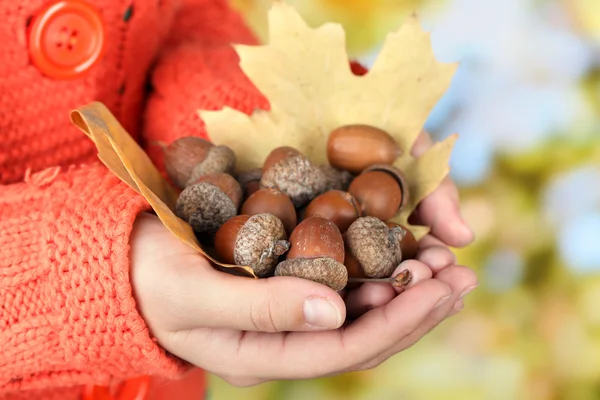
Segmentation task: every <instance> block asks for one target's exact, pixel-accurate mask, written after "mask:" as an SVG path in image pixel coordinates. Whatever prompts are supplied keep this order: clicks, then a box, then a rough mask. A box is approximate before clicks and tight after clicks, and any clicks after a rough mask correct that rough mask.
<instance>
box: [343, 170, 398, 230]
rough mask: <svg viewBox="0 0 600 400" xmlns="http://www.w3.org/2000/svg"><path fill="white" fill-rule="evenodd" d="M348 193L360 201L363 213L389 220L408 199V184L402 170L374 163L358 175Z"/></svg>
mask: <svg viewBox="0 0 600 400" xmlns="http://www.w3.org/2000/svg"><path fill="white" fill-rule="evenodd" d="M348 193H350V194H351V195H353V196H354V197H355V198H356V200H358V202H359V203H360V206H361V208H362V212H363V215H367V216H371V217H375V218H378V219H380V220H383V221H385V220H388V219H391V218H393V217H394V216H396V215H397V214H398V213H399V212H400V211H401V210H402V208H403V207H404V206H405V205H406V203H407V201H408V186H407V184H406V181H405V179H404V175H403V174H402V172H401V171H400V170H399V169H397V168H395V167H392V166H389V165H373V166H370V167H368V168H367V169H365V171H364V172H363V173H361V174H360V175H359V176H357V177H356V178H355V179H354V180H353V181H352V183H351V184H350V187H349V188H348Z"/></svg>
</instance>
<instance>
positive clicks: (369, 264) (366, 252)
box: [345, 217, 405, 278]
mask: <svg viewBox="0 0 600 400" xmlns="http://www.w3.org/2000/svg"><path fill="white" fill-rule="evenodd" d="M404 234H405V231H404V230H403V229H401V228H399V227H394V228H389V227H388V226H387V225H386V224H385V222H383V221H381V220H379V219H377V218H375V217H361V218H359V219H357V220H356V221H355V222H354V223H353V224H352V225H350V227H349V228H348V231H347V232H346V235H345V239H346V258H347V259H348V260H349V263H348V264H349V265H350V267H349V268H350V270H351V271H353V272H352V273H353V274H356V272H355V269H356V266H355V265H353V264H352V262H353V260H352V258H351V257H354V258H355V259H356V261H358V264H359V265H360V267H361V268H362V273H363V274H364V275H365V276H367V277H369V278H387V277H389V276H390V275H391V274H392V272H394V269H396V267H397V266H398V265H399V264H400V263H401V262H402V250H401V248H400V242H401V241H402V237H403V236H404ZM349 254H350V255H351V256H350V257H349ZM357 277H360V276H357Z"/></svg>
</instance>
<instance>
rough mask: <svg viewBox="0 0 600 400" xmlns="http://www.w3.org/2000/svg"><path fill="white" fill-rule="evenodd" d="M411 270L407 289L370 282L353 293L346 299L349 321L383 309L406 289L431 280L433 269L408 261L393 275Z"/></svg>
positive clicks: (417, 262)
mask: <svg viewBox="0 0 600 400" xmlns="http://www.w3.org/2000/svg"><path fill="white" fill-rule="evenodd" d="M405 270H409V271H410V274H411V280H410V282H409V283H408V285H407V286H406V287H405V288H394V287H393V286H392V285H390V284H389V283H377V282H368V283H365V284H363V285H362V286H360V287H359V288H358V289H356V290H353V291H351V292H350V293H349V294H348V297H347V298H346V314H347V315H348V318H349V319H356V318H358V317H360V316H361V315H363V314H364V313H366V312H367V311H369V310H372V309H373V308H375V307H381V306H384V305H386V304H387V303H389V302H390V301H391V300H392V299H393V298H394V297H396V295H397V294H398V293H401V292H403V291H405V290H406V288H408V287H411V286H415V285H416V284H418V283H419V282H421V281H423V280H425V279H430V278H431V275H432V274H431V269H429V267H427V265H425V264H423V263H421V262H419V261H415V260H407V261H404V262H403V263H401V264H400V265H399V266H398V267H397V268H396V269H395V270H394V272H393V273H392V275H391V276H396V275H398V274H400V273H401V272H403V271H405Z"/></svg>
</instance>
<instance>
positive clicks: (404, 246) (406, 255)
mask: <svg viewBox="0 0 600 400" xmlns="http://www.w3.org/2000/svg"><path fill="white" fill-rule="evenodd" d="M386 224H387V226H388V227H390V228H394V227H398V228H400V229H403V230H404V231H405V234H404V237H403V238H402V240H401V241H400V249H401V250H402V260H412V259H415V258H416V257H417V253H418V252H419V242H417V239H416V238H415V236H414V235H413V234H412V232H411V231H410V230H408V229H407V228H406V227H404V226H402V225H400V224H397V223H395V222H387V223H386Z"/></svg>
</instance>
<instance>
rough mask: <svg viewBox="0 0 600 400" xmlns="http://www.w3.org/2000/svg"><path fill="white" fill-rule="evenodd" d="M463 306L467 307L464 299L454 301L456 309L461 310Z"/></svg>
mask: <svg viewBox="0 0 600 400" xmlns="http://www.w3.org/2000/svg"><path fill="white" fill-rule="evenodd" d="M463 308H465V303H464V302H463V301H462V300H458V301H457V302H456V303H454V311H457V312H458V311H460V310H462V309H463Z"/></svg>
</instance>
